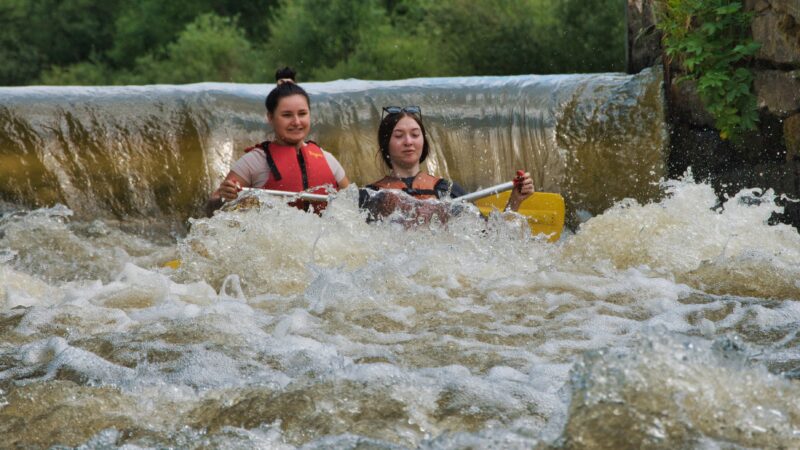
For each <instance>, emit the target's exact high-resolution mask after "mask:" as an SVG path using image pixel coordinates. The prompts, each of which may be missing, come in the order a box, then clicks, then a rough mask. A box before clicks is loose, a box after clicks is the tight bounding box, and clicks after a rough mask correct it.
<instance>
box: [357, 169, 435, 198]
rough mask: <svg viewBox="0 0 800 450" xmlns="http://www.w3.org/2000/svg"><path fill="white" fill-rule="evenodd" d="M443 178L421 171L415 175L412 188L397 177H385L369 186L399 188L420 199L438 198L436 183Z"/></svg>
mask: <svg viewBox="0 0 800 450" xmlns="http://www.w3.org/2000/svg"><path fill="white" fill-rule="evenodd" d="M439 180H441V178H438V177H434V176H432V175H428V174H427V173H424V172H420V173H418V174H417V176H416V177H414V182H413V183H411V188H410V189H409V188H408V186H406V184H405V183H404V182H403V180H401V179H399V178H395V177H384V178H383V179H381V180H379V181H376V182H375V183H372V184H371V185H369V186H367V187H370V188H371V187H374V188H376V189H399V190H401V191H403V192H405V193H406V194H408V195H412V196H414V197H415V198H418V199H420V200H427V199H437V198H438V197H437V196H436V189H434V188H435V187H436V183H438V182H439Z"/></svg>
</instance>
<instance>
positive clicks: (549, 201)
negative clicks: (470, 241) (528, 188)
mask: <svg viewBox="0 0 800 450" xmlns="http://www.w3.org/2000/svg"><path fill="white" fill-rule="evenodd" d="M510 196H511V192H508V191H507V192H502V193H500V194H497V195H490V196H488V197H484V198H482V199H480V200H476V201H475V206H477V207H478V209H480V210H481V214H483V215H488V214H489V213H490V212H492V211H493V210H495V209H497V210H500V211H502V210H503V208H505V207H506V204H508V198H509V197H510ZM517 212H518V213H520V214H522V215H523V216H525V217H527V218H528V225H530V227H531V233H532V234H533V235H537V234H544V235H546V236H548V238H547V240H549V241H550V242H555V241H557V240H558V238H559V237H561V230H562V229H563V228H564V213H565V210H564V197H562V196H561V195H559V194H554V193H552V192H535V193H534V194H533V195H531V196H530V197H528V198H527V199H525V201H524V202H522V205H520V207H519V211H517Z"/></svg>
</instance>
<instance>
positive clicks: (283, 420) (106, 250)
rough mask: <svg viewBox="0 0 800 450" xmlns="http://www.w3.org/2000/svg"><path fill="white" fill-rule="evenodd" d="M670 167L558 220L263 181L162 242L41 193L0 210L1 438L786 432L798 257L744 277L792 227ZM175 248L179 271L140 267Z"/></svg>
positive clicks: (761, 438) (429, 438)
mask: <svg viewBox="0 0 800 450" xmlns="http://www.w3.org/2000/svg"><path fill="white" fill-rule="evenodd" d="M667 187H668V192H667V195H666V197H665V198H664V199H663V200H661V201H660V202H658V203H652V204H647V205H638V204H635V203H632V202H626V203H622V204H619V205H617V206H615V207H614V208H612V209H610V210H608V211H606V212H605V213H604V214H603V215H600V216H597V217H594V218H592V219H590V220H589V221H588V222H586V223H585V224H583V226H582V227H581V229H579V230H578V231H577V232H576V233H575V234H574V235H572V236H569V237H567V238H565V239H564V240H562V241H561V242H559V243H556V244H549V243H547V242H545V241H541V240H537V239H534V238H532V237H530V236H529V235H528V232H527V230H526V229H524V226H523V221H518V220H514V218H513V217H501V216H495V217H492V218H491V219H490V220H489V221H488V222H487V221H484V220H483V219H481V218H479V217H478V216H477V215H475V214H472V213H470V212H466V213H464V214H462V215H460V216H458V217H455V218H452V219H451V220H449V221H447V223H445V224H441V223H439V224H435V225H432V226H430V227H426V226H422V227H418V228H416V229H406V228H405V227H404V226H403V225H401V224H397V223H391V222H387V223H376V224H367V223H366V221H365V216H364V213H362V212H361V211H359V210H358V208H357V207H356V199H355V197H356V193H355V190H350V191H345V192H344V193H343V194H341V195H339V196H338V198H337V199H336V200H335V201H333V202H332V203H331V205H330V206H329V208H328V209H327V210H326V211H325V214H324V215H323V216H322V217H318V216H315V215H313V214H307V213H304V212H302V211H299V210H296V209H292V208H289V207H286V206H285V205H283V204H282V203H281V202H275V201H272V202H271V203H270V202H268V201H266V200H265V201H264V202H263V204H262V205H261V206H257V207H251V208H249V209H244V208H242V209H241V210H239V211H227V212H220V213H218V214H217V215H215V216H214V217H213V218H210V219H197V220H194V222H193V224H192V229H191V232H190V233H189V235H188V236H186V238H185V239H183V240H182V241H181V242H180V243H179V244H178V245H177V247H166V248H165V247H163V246H159V245H155V244H150V243H148V242H147V241H145V240H142V239H140V238H138V237H135V236H130V235H126V234H125V233H123V232H121V231H119V230H116V229H114V228H113V227H108V226H105V225H103V227H105V229H106V230H107V233H106V234H104V235H100V234H90V233H86V232H85V230H86V228H87V227H86V226H85V225H81V224H76V223H70V221H69V220H67V219H65V218H64V217H63V216H59V217H53V215H52V214H49V213H45V212H41V213H42V214H41V217H39V216H37V214H39V213H31V214H25V215H18V216H16V218H14V219H13V220H11V218H7V219H6V220H4V221H3V222H2V223H0V226H1V227H2V228H0V231H3V234H2V237H0V249H3V250H4V251H5V253H4V254H6V255H9V257H7V258H6V259H5V262H3V263H2V266H0V277H2V278H0V281H2V286H3V291H2V292H4V300H5V303H4V304H3V305H4V306H3V310H2V311H3V312H2V314H1V315H0V436H3V437H6V438H7V439H6V441H7V442H10V443H12V444H27V445H40V446H50V445H55V444H60V445H72V446H76V445H81V444H85V445H86V446H88V447H89V448H92V447H102V446H123V445H128V446H130V447H129V448H135V447H137V446H138V447H145V448H146V447H159V446H177V447H188V448H198V447H204V446H205V447H209V446H210V447H220V448H226V447H230V448H236V447H254V448H298V447H301V446H304V447H305V448H356V447H358V446H359V445H360V446H366V447H373V448H408V447H417V446H418V447H421V448H432V449H433V448H435V449H451V448H452V449H455V448H464V447H469V446H471V447H475V448H491V447H495V448H531V447H534V446H537V445H540V446H543V447H545V448H546V447H548V446H566V447H570V448H571V447H588V448H607V447H608V446H609V445H613V446H616V447H617V448H639V447H641V446H647V445H649V446H651V447H653V448H675V447H692V446H694V447H698V446H699V447H703V446H705V447H708V448H715V446H716V447H719V446H724V445H728V444H732V445H739V446H743V447H771V446H781V445H782V446H784V447H789V448H791V447H793V446H796V444H797V443H798V441H797V440H798V439H800V437H799V436H800V434H798V433H800V431H798V430H797V429H796V425H794V424H796V423H800V421H798V420H797V419H798V418H799V417H800V416H799V414H800V410H798V408H797V406H796V405H795V403H796V402H794V401H793V399H794V398H796V397H797V394H798V393H800V392H798V385H797V381H795V380H796V378H798V376H800V370H798V368H800V346H798V339H797V331H796V328H797V327H796V324H797V323H798V321H800V302H798V301H797V298H798V295H797V291H796V290H797V289H798V288H797V286H794V285H793V284H792V283H794V279H796V277H795V278H792V280H777V281H773V282H770V283H767V282H760V281H759V280H760V278H762V277H765V276H767V274H770V273H772V274H776V275H773V276H774V277H776V278H781V277H783V276H787V277H789V276H794V274H795V272H793V270H795V269H794V267H796V266H797V264H796V262H797V261H796V258H797V255H798V252H800V241H798V239H797V236H796V234H797V233H796V231H794V230H791V229H788V228H786V227H784V226H780V225H779V226H768V225H767V224H766V220H767V218H768V217H769V214H770V213H771V212H772V211H774V210H776V207H775V205H774V199H772V198H771V196H770V195H769V194H768V193H767V194H764V195H761V196H760V198H759V202H754V201H745V200H744V199H745V198H746V197H747V196H750V195H752V194H750V193H748V192H743V193H740V194H739V195H737V196H736V197H734V198H733V199H730V200H728V201H727V202H726V203H725V204H724V205H722V208H719V207H717V205H715V199H714V198H713V195H712V194H711V190H710V188H709V187H708V186H706V185H703V184H695V183H693V182H691V181H689V180H683V181H679V182H670V183H669V184H668V185H667ZM25 221H28V222H25ZM34 225H35V226H36V227H38V228H37V231H38V232H37V233H36V234H32V233H23V232H22V231H21V230H23V229H25V228H26V227H27V228H32V227H33V226H34ZM96 226H97V227H100V226H101V225H99V224H98V225H96ZM634 230H635V231H636V233H634V232H633V231H634ZM792 233H794V234H792ZM109 236H110V237H109ZM687 236H688V237H691V239H687ZM62 240H66V241H68V242H76V243H78V244H80V245H72V246H71V247H70V248H72V249H83V250H81V251H77V250H75V251H70V252H62V254H64V255H67V254H71V255H72V256H71V257H69V258H64V262H63V264H64V265H65V266H68V267H69V268H68V269H65V268H64V267H58V266H57V265H58V264H59V262H58V260H57V259H56V258H51V255H52V254H53V253H57V251H58V250H57V249H58V248H61V247H59V246H61V245H63V244H62V243H61V241H62ZM776 241H777V242H776ZM115 242H116V243H115ZM34 243H35V244H36V245H34ZM54 249H55V250H54ZM88 254H92V255H96V258H97V259H96V260H95V262H94V263H93V264H91V265H84V266H82V267H87V268H88V269H84V270H83V271H81V270H78V269H75V267H77V266H80V264H79V263H80V261H79V260H80V259H81V258H83V257H84V256H85V255H88ZM177 256H179V257H180V259H181V266H180V268H179V269H178V270H173V269H169V268H164V267H162V263H163V262H164V261H165V260H167V259H169V258H171V257H177ZM42 260H43V261H42ZM44 262H46V264H44ZM748 262H749V264H748ZM54 264H55V265H56V267H54V270H55V273H59V274H60V275H59V276H56V277H54V276H52V275H51V273H52V271H50V270H48V267H50V266H51V265H54ZM734 269H735V270H736V272H735V276H734V275H732V273H733V272H732V271H734ZM731 278H736V279H731ZM796 372H797V373H796ZM781 373H786V374H787V376H782V375H780V374H781ZM2 405H4V406H2ZM31 430H39V432H37V433H34V432H33V431H31ZM615 430H626V432H624V433H617V432H616V431H615ZM763 430H766V431H763ZM618 435H624V436H626V438H625V439H627V440H623V441H619V440H614V439H616V438H614V436H618Z"/></svg>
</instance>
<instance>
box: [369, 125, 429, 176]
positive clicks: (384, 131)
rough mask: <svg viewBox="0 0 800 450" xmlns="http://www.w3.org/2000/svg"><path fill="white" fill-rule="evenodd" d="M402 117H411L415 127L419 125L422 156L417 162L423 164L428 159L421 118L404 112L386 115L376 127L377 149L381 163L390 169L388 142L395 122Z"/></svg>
mask: <svg viewBox="0 0 800 450" xmlns="http://www.w3.org/2000/svg"><path fill="white" fill-rule="evenodd" d="M403 117H411V118H412V119H414V121H415V122H417V125H419V129H420V131H422V155H420V157H419V162H420V163H422V162H424V161H425V158H427V157H428V135H427V133H425V125H423V124H422V118H421V117H418V116H417V115H416V114H411V113H409V112H405V111H402V112H399V113H394V114H387V115H386V117H384V118H383V120H381V124H380V126H379V127H378V147H380V152H381V158H383V162H384V163H386V165H387V166H389V168H390V169H391V168H392V160H391V158H389V141H391V140H392V133H393V132H394V127H396V126H397V122H400V119H402V118H403Z"/></svg>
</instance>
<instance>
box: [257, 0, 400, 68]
mask: <svg viewBox="0 0 800 450" xmlns="http://www.w3.org/2000/svg"><path fill="white" fill-rule="evenodd" d="M386 23H388V17H387V15H386V9H385V8H384V7H383V6H382V5H381V4H380V3H379V2H378V1H377V0H364V1H360V0H296V1H289V0H282V1H281V2H280V8H279V9H278V10H277V11H276V14H275V16H274V17H273V18H272V19H271V20H270V25H269V28H270V30H271V36H270V39H269V41H268V43H267V47H266V48H267V49H268V51H269V52H270V53H271V54H272V58H273V61H274V63H275V64H274V65H275V66H276V67H277V66H283V65H288V66H291V67H294V68H295V69H296V70H297V71H298V72H301V73H303V74H305V76H306V77H308V78H311V79H317V78H320V77H319V76H318V75H317V73H319V72H320V71H323V70H325V69H326V68H331V67H334V66H336V65H337V64H340V63H343V62H346V61H347V60H348V58H350V56H351V55H352V54H353V53H355V51H356V49H357V48H358V46H359V44H360V43H361V41H362V39H373V38H374V36H375V33H378V32H379V30H380V28H381V26H382V25H384V24H386Z"/></svg>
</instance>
